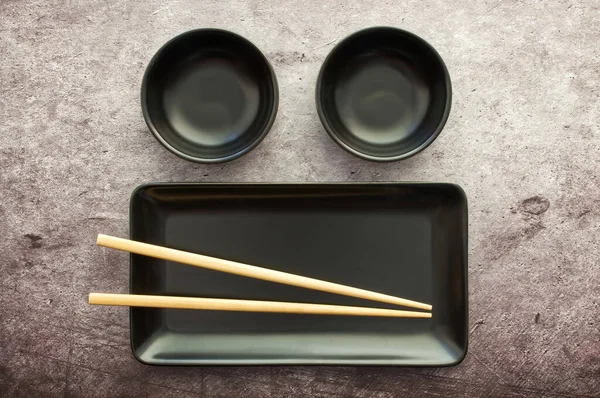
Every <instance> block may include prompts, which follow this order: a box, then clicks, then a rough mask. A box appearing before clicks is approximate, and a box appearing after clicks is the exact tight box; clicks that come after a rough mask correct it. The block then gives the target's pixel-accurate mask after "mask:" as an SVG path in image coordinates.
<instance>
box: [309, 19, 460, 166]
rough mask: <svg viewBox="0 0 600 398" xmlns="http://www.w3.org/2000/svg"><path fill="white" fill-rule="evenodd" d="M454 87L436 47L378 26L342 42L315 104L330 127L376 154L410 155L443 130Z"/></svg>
mask: <svg viewBox="0 0 600 398" xmlns="http://www.w3.org/2000/svg"><path fill="white" fill-rule="evenodd" d="M451 97H452V89H451V83H450V76H449V74H448V70H447V69H446V66H445V64H444V62H443V61H442V58H441V57H440V55H439V54H438V53H437V52H436V50H435V49H434V48H433V47H432V46H431V45H429V44H428V43H427V42H425V41H424V40H423V39H421V38H419V37H418V36H416V35H414V34H412V33H410V32H406V31H404V30H400V29H396V28H389V27H375V28H369V29H365V30H361V31H359V32H356V33H354V34H352V35H350V36H348V37H347V38H345V39H344V40H343V41H341V42H340V43H339V44H338V45H336V47H335V48H334V49H333V50H332V51H331V53H330V54H329V55H328V56H327V58H326V59H325V62H324V63H323V66H322V67H321V70H320V72H319V77H318V79H317V88H316V104H317V111H318V114H319V118H320V119H321V122H322V123H323V126H324V127H325V130H326V131H327V133H328V134H329V135H330V136H331V138H333V140H334V141H335V142H337V143H338V144H339V145H340V146H341V147H342V148H344V149H346V150H347V151H349V152H350V153H352V154H354V155H357V156H359V157H362V158H364V159H368V160H373V161H381V162H385V161H395V160H400V159H405V158H408V157H410V156H413V155H415V154H416V153H418V152H420V151H422V150H423V149H425V148H426V147H427V146H428V145H429V144H431V143H432V142H433V141H434V140H435V139H436V137H437V136H438V135H439V134H440V132H441V131H442V129H443V127H444V124H445V123H446V120H447V119H448V115H449V113H450V105H451V101H452V99H451Z"/></svg>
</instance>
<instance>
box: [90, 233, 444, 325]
mask: <svg viewBox="0 0 600 398" xmlns="http://www.w3.org/2000/svg"><path fill="white" fill-rule="evenodd" d="M96 244H97V245H99V246H104V247H108V248H112V249H117V250H121V251H125V252H130V253H134V254H140V255H144V256H148V257H154V258H159V259H162V260H167V261H173V262H178V263H182V264H188V265H193V266H196V267H202V268H207V269H212V270H215V271H221V272H226V273H230V274H235V275H242V276H246V277H250V278H255V279H261V280H265V281H270V282H276V283H281V284H285V285H291V286H297V287H303V288H307V289H312V290H319V291H323V292H328V293H335V294H339V295H343V296H350V297H357V298H362V299H367V300H373V301H379V302H384V303H390V304H396V305H401V306H405V307H411V308H417V309H422V310H428V311H431V309H432V307H431V305H429V304H425V303H420V302H418V301H413V300H407V299H403V298H400V297H396V296H390V295H387V294H382V293H376V292H372V291H369V290H364V289H359V288H355V287H350V286H345V285H341V284H338V283H332V282H326V281H322V280H319V279H313V278H308V277H305V276H300V275H294V274H288V273H285V272H281V271H276V270H271V269H267V268H261V267H257V266H253V265H248V264H242V263H238V262H234V261H229V260H224V259H219V258H214V257H209V256H204V255H201V254H195V253H189V252H185V251H182V250H175V249H170V248H167V247H162V246H156V245H151V244H148V243H142V242H137V241H132V240H128V239H122V238H117V237H113V236H108V235H102V234H100V235H98V240H97V242H96ZM89 303H90V304H99V305H116V306H130V307H153V308H184V309H203V310H221V311H245V312H279V313H301V314H328V315H355V316H385V317H401V318H431V313H429V312H417V311H402V310H389V309H381V308H368V307H351V306H341V305H328V304H308V303H288V302H277V301H255V300H233V299H212V298H196V297H174V296H154V295H135V294H107V293H90V295H89Z"/></svg>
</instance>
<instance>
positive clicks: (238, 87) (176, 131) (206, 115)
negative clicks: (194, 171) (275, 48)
mask: <svg viewBox="0 0 600 398" xmlns="http://www.w3.org/2000/svg"><path fill="white" fill-rule="evenodd" d="M141 101H142V111H143V114H144V119H145V120H146V123H147V125H148V127H149V128H150V131H151V132H152V134H153V135H154V136H155V137H156V139H157V140H158V141H159V142H160V143H161V144H162V145H163V146H165V147H166V148H167V149H168V150H169V151H171V152H173V153H174V154H176V155H178V156H180V157H182V158H184V159H187V160H190V161H194V162H198V163H219V162H224V161H228V160H232V159H235V158H237V157H240V156H242V155H243V154H245V153H247V152H249V151H250V150H251V149H252V148H254V147H256V146H257V145H258V144H259V143H260V141H262V139H263V138H264V137H265V136H266V135H267V133H268V132H269V130H270V128H271V126H272V125H273V122H274V121H275V116H276V114H277V106H278V101H279V92H278V86H277V79H276V77H275V72H274V71H273V68H272V67H271V65H270V64H269V62H268V60H267V59H266V57H265V56H264V55H263V54H262V53H261V52H260V50H259V49H258V48H257V47H256V46H254V45H253V44H252V43H251V42H250V41H248V40H246V39H245V38H243V37H241V36H239V35H237V34H235V33H232V32H229V31H225V30H220V29H199V30H193V31H189V32H186V33H183V34H181V35H179V36H177V37H175V38H173V39H172V40H170V41H169V42H167V43H166V44H165V45H164V46H163V47H162V48H161V49H160V50H159V51H158V52H157V53H156V55H155V56H154V57H153V58H152V60H151V61H150V63H149V65H148V67H147V69H146V72H145V74H144V78H143V82H142V93H141Z"/></svg>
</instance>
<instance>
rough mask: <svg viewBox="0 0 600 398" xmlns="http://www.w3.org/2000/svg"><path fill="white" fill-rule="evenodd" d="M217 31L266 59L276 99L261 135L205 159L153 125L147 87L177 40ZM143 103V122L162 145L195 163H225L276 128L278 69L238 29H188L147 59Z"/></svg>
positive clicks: (239, 155) (143, 83) (274, 98)
mask: <svg viewBox="0 0 600 398" xmlns="http://www.w3.org/2000/svg"><path fill="white" fill-rule="evenodd" d="M214 33H218V34H223V35H227V36H229V37H232V38H236V39H239V40H241V42H242V43H244V45H245V46H247V47H249V48H251V49H252V50H254V51H256V53H257V54H258V55H259V56H260V58H261V60H262V61H264V64H265V65H266V66H267V70H268V75H269V81H270V86H271V90H272V93H273V101H272V102H271V103H270V108H271V109H270V112H269V117H268V119H267V124H266V125H265V127H264V128H263V129H262V131H261V132H260V134H258V135H257V136H256V137H255V138H254V139H253V140H252V141H251V142H250V143H249V144H248V145H246V146H245V147H244V148H242V149H241V150H239V151H237V152H235V153H232V154H230V155H226V156H221V157H218V158H204V157H198V156H193V155H190V154H188V153H185V152H183V151H181V150H179V149H178V148H176V147H175V146H173V145H171V144H170V143H169V142H167V141H166V140H165V138H164V137H163V136H162V134H161V133H160V131H159V130H158V129H157V128H156V126H155V125H154V122H153V121H152V118H151V112H149V110H148V103H147V94H148V93H147V89H148V79H149V75H150V72H151V71H152V69H153V68H154V66H155V65H156V63H157V62H158V60H159V59H161V57H162V56H163V54H164V52H165V51H166V50H167V49H168V48H169V47H171V46H172V45H173V44H174V43H176V42H178V41H180V40H182V39H184V38H186V37H188V36H195V35H199V34H214ZM140 102H141V106H142V114H143V116H144V121H145V122H146V125H147V126H148V129H149V130H150V132H151V133H152V135H153V136H154V138H156V140H157V141H158V142H159V143H160V144H161V145H162V146H163V147H165V148H166V149H168V150H169V151H170V152H171V153H173V154H175V155H177V156H179V157H180V158H183V159H185V160H189V161H191V162H195V163H205V164H210V163H223V162H227V161H230V160H234V159H237V158H239V157H241V156H243V155H245V154H246V153H248V152H250V151H251V150H252V149H254V148H255V147H257V146H258V144H260V143H261V142H262V140H263V139H264V138H265V137H266V136H267V134H268V133H269V131H270V130H271V128H272V127H273V123H275V119H276V117H277V111H278V108H279V85H278V83H277V76H276V75H275V70H274V69H273V66H272V65H271V63H270V62H269V59H268V58H267V57H266V56H265V54H264V53H263V52H262V51H261V50H260V49H259V48H258V47H257V46H256V45H255V44H254V43H252V42H251V41H250V40H248V39H247V38H245V37H244V36H242V35H240V34H238V33H235V32H232V31H230V30H226V29H219V28H199V29H192V30H188V31H185V32H182V33H180V34H178V35H176V36H174V37H172V38H171V39H169V40H168V41H167V42H166V43H164V44H163V45H162V46H161V47H160V48H159V49H158V50H157V51H156V53H155V54H154V55H153V56H152V58H151V59H150V62H148V65H147V66H146V70H145V71H144V75H143V77H142V85H141V90H140Z"/></svg>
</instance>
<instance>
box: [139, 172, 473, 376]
mask: <svg viewBox="0 0 600 398" xmlns="http://www.w3.org/2000/svg"><path fill="white" fill-rule="evenodd" d="M131 238H132V239H134V240H139V241H144V242H149V243H154V244H159V245H164V246H168V247H172V248H177V249H182V250H187V251H192V252H197V253H202V254H206V255H210V256H215V257H220V258H226V259H230V260H234V261H240V262H244V263H248V264H253V265H259V266H262V267H267V268H272V269H277V270H282V271H285V272H291V273H295V274H299V275H305V276H310V277H314V278H318V279H324V280H329V281H333V282H337V283H342V284H346V285H350V286H355V287H360V288H365V289H369V290H373V291H377V292H382V293H387V294H392V295H396V296H400V297H404V298H408V299H412V300H417V301H421V302H426V303H431V304H432V305H433V318H432V319H393V318H374V317H349V316H324V315H297V314H264V313H236V312H220V311H192V310H165V309H148V308H132V309H131V342H132V349H133V352H134V354H135V356H136V358H138V359H139V360H141V361H142V362H144V363H148V364H163V365H174V364H190V365H199V364H358V365H369V364H371V365H374V364H379V365H409V366H419V365H423V366H427V365H430V366H444V365H453V364H456V363H458V362H460V361H461V360H462V358H463V357H464V355H465V353H466V350H467V337H468V336H467V316H468V309H467V203H466V197H465V195H464V192H463V191H462V189H461V188H460V187H458V186H456V185H451V184H271V185H264V184H260V185H255V184H223V185H221V184H167V185H165V184H162V185H146V186H142V187H140V188H138V189H137V190H136V191H135V192H134V193H133V196H132V199H131ZM131 292H132V293H138V294H166V295H181V296H198V297H219V298H237V299H254V300H273V301H300V302H312V303H331V304H340V305H359V306H372V307H383V308H398V307H394V306H392V305H386V304H383V303H376V302H371V301H366V300H360V299H354V298H350V297H343V296H337V295H333V294H329V293H323V292H317V291H312V290H307V289H301V288H296V287H292V286H286V285H280V284H276V283H272V282H265V281H260V280H255V279H250V278H245V277H241V276H236V275H229V274H224V273H220V272H216V271H211V270H205V269H201V268H197V267H192V266H188V265H183V264H177V263H170V262H166V261H163V260H157V259H153V258H148V257H143V256H139V255H132V256H131Z"/></svg>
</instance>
